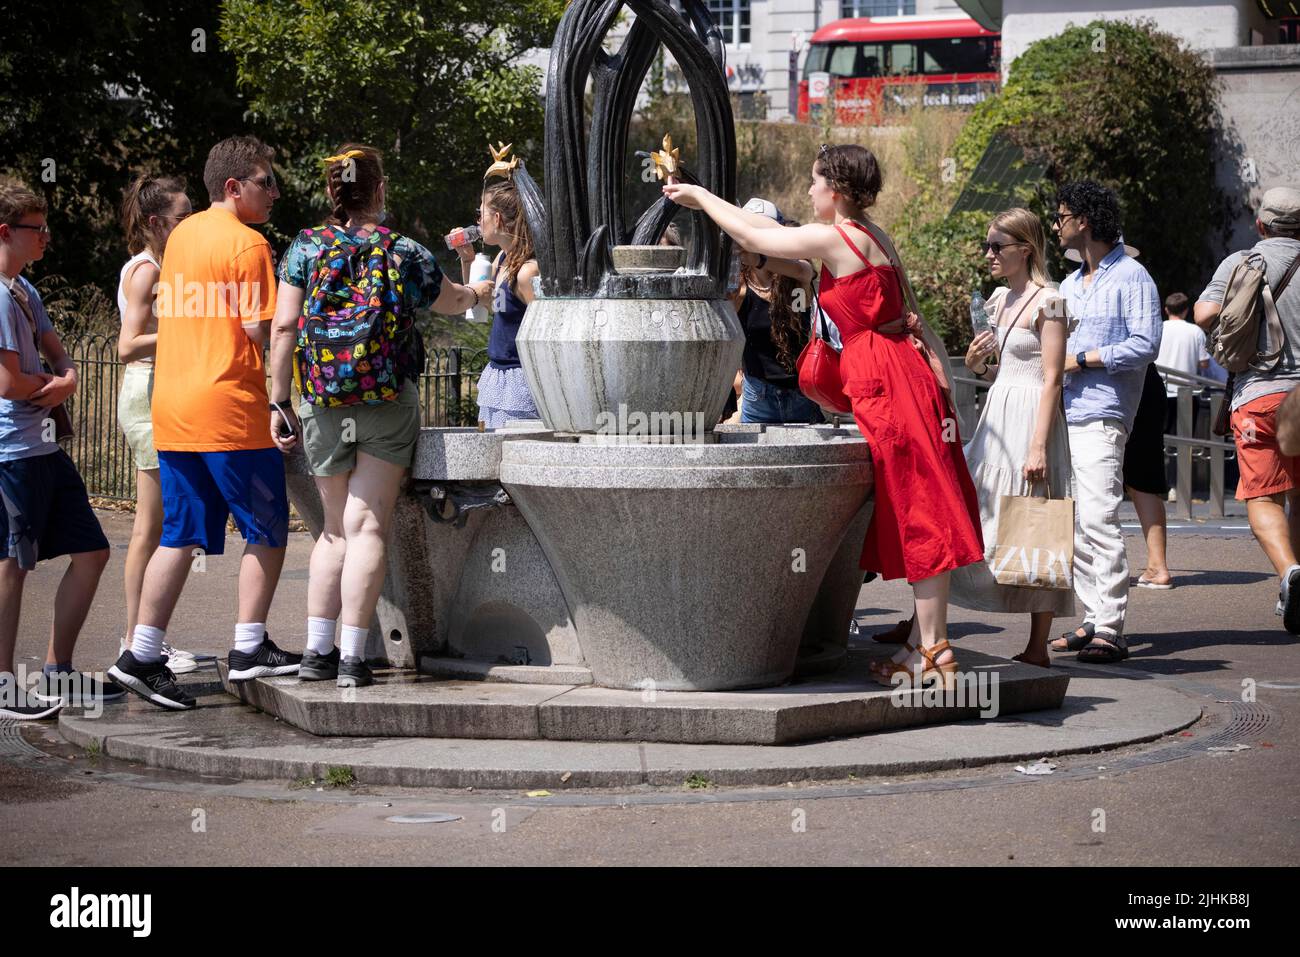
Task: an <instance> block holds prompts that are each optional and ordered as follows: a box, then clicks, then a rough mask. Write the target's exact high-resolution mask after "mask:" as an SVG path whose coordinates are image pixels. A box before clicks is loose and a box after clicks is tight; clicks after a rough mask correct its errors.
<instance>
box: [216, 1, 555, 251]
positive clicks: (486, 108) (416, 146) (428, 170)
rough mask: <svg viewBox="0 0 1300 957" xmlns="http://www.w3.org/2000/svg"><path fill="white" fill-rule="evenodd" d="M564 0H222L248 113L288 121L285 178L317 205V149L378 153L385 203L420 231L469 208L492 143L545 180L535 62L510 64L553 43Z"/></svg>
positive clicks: (450, 222) (320, 201)
mask: <svg viewBox="0 0 1300 957" xmlns="http://www.w3.org/2000/svg"><path fill="white" fill-rule="evenodd" d="M563 9H564V3H563V0H491V2H489V0H461V2H456V3H450V2H446V0H225V3H224V4H223V7H222V17H221V39H222V43H223V44H224V45H225V47H226V48H228V49H230V50H232V51H234V53H235V57H236V60H237V62H238V74H239V83H240V89H241V90H243V91H244V92H246V93H247V94H248V96H249V105H250V108H251V112H252V114H253V116H255V117H257V118H258V119H260V120H262V121H263V122H265V123H267V124H269V125H271V126H273V127H274V128H276V129H277V130H282V131H294V133H295V139H297V140H300V141H301V142H302V143H303V144H304V145H305V147H306V148H305V149H303V150H302V151H301V152H298V153H295V154H294V155H293V156H291V157H290V158H288V159H287V160H286V163H285V166H286V169H285V170H284V171H283V172H284V173H285V175H286V180H287V185H288V187H289V189H291V190H294V191H296V192H298V193H300V194H302V195H310V196H312V197H313V198H314V199H315V201H316V202H317V208H318V210H322V211H323V210H324V196H323V191H322V186H323V181H322V178H321V167H320V163H319V161H320V159H321V158H323V157H324V156H326V155H329V153H330V152H331V151H332V150H333V148H334V147H336V146H337V145H338V144H339V143H341V142H344V141H346V140H356V141H360V142H365V143H369V144H370V145H373V146H375V147H377V148H379V149H380V150H382V151H383V152H384V154H385V172H386V173H387V174H388V176H389V181H390V182H389V191H388V197H389V207H390V212H391V213H392V214H393V217H394V219H395V221H396V222H397V224H398V225H400V226H401V227H402V228H404V229H406V230H407V231H408V232H411V233H412V234H413V235H415V236H416V237H417V238H425V239H427V238H428V236H429V235H431V234H434V233H436V232H438V231H444V230H447V229H450V228H451V227H453V226H455V225H457V224H463V223H464V222H468V221H470V220H471V219H472V218H473V213H474V211H475V210H476V209H477V207H478V194H479V190H480V188H481V185H482V177H483V171H484V170H485V169H486V168H487V166H488V164H489V163H490V162H491V158H490V157H489V156H488V153H487V144H488V141H489V140H492V141H493V142H495V141H496V140H498V139H500V140H503V141H504V142H507V143H510V142H513V143H514V144H515V152H516V154H517V155H521V156H522V157H523V158H524V159H525V161H527V162H528V164H529V170H530V171H531V172H532V173H533V174H534V176H536V177H537V178H538V179H540V178H541V171H542V162H541V159H542V156H541V129H542V103H541V99H540V83H541V76H540V71H539V70H537V69H536V68H534V67H528V66H520V65H517V63H516V61H517V59H518V57H519V56H520V54H522V53H523V52H525V51H526V50H528V49H530V48H533V47H539V46H549V44H550V42H551V39H552V37H553V35H554V32H555V27H556V25H557V24H558V22H559V17H560V15H561V14H562V13H563Z"/></svg>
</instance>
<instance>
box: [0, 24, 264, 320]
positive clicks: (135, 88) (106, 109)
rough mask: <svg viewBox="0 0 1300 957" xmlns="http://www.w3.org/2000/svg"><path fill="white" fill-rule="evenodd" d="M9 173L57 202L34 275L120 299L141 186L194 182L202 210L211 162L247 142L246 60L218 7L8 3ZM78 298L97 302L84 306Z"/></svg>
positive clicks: (0, 120)
mask: <svg viewBox="0 0 1300 957" xmlns="http://www.w3.org/2000/svg"><path fill="white" fill-rule="evenodd" d="M0 22H3V23H5V24H7V25H8V27H7V29H6V37H5V40H4V42H3V43H0V90H3V92H2V93H0V138H2V139H3V144H4V145H3V147H2V148H0V172H3V173H4V174H5V175H8V176H11V177H14V178H17V179H19V180H22V181H23V182H24V183H26V184H27V185H28V186H30V187H31V188H33V189H38V190H40V191H41V192H43V194H44V195H45V198H46V201H47V202H48V204H49V207H50V212H49V221H50V228H51V230H52V231H53V242H52V247H51V249H50V251H49V252H48V253H47V254H46V256H45V258H44V259H43V260H42V261H41V262H40V263H38V264H37V265H36V266H35V267H34V268H33V270H32V272H33V274H34V275H35V276H36V277H37V278H38V279H41V278H42V277H53V276H58V277H61V279H62V280H63V282H61V283H59V285H60V288H64V289H68V288H71V289H73V290H75V289H76V288H78V287H80V286H82V285H84V284H88V283H94V284H96V285H98V286H99V287H100V288H101V289H102V290H105V291H111V290H113V289H115V288H116V284H117V273H118V269H119V268H120V267H121V264H122V262H123V261H124V260H125V259H126V242H125V240H124V239H123V237H122V235H121V230H120V229H119V228H118V224H117V208H118V205H119V203H120V202H121V196H122V190H123V188H124V187H125V186H126V184H127V183H128V182H129V181H130V180H131V178H132V177H133V176H134V175H135V174H136V173H138V172H144V171H149V172H162V173H172V174H180V175H184V176H186V177H187V178H188V179H189V181H190V185H191V195H192V196H193V198H194V199H195V200H196V201H201V200H202V199H203V190H202V183H201V178H202V171H203V160H204V158H205V157H206V155H207V151H208V148H209V147H210V146H211V145H212V143H213V142H215V141H216V140H218V139H221V138H222V137H224V136H229V135H231V134H232V133H235V132H243V131H246V130H247V128H248V124H247V123H246V122H245V120H244V105H243V103H241V102H240V100H239V97H238V96H237V94H236V92H235V64H234V60H233V58H231V57H230V56H229V55H228V54H225V53H223V52H222V51H221V50H220V49H219V48H218V43H217V37H216V31H217V14H216V9H215V7H214V5H213V4H212V3H210V2H207V0H174V2H170V3H168V4H167V5H166V6H165V7H164V6H163V5H161V4H156V3H144V2H138V0H125V2H121V3H114V4H107V5H106V4H102V3H89V2H85V0H67V2H63V3H59V4H46V5H40V4H36V5H33V4H30V3H17V2H13V0H0ZM73 298H75V299H78V300H81V299H85V298H86V296H85V295H74V296H73Z"/></svg>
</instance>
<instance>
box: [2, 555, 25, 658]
mask: <svg viewBox="0 0 1300 957" xmlns="http://www.w3.org/2000/svg"><path fill="white" fill-rule="evenodd" d="M26 581H27V572H25V571H23V570H22V569H21V568H19V567H18V559H16V558H6V559H3V560H0V673H4V672H8V673H9V674H13V673H14V645H15V644H16V643H17V641H18V619H19V618H20V617H21V616H22V611H23V584H24V583H25V582H26Z"/></svg>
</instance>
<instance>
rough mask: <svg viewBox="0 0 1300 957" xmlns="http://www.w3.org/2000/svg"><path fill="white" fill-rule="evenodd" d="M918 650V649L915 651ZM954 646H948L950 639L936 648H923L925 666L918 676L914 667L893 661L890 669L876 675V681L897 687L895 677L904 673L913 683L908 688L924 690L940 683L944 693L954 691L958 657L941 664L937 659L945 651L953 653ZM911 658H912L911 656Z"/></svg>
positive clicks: (922, 654)
mask: <svg viewBox="0 0 1300 957" xmlns="http://www.w3.org/2000/svg"><path fill="white" fill-rule="evenodd" d="M909 647H910V646H909ZM913 650H916V649H913ZM951 650H952V645H950V644H948V639H947V638H945V639H943V640H942V641H939V642H936V643H935V645H934V647H932V648H926V647H925V646H924V645H922V646H921V648H920V652H921V660H922V661H923V662H924V665H923V666H922V667H921V673H920V674H919V675H918V674H916V671H915V668H914V667H909V666H908V665H906V664H901V663H899V662H895V661H891V662H889V667H888V668H887V669H884V670H882V671H880V672H878V673H877V674H876V681H878V682H879V683H880V684H883V685H887V686H889V687H897V686H896V685H895V684H894V675H896V674H899V673H902V674H905V675H907V676H908V677H909V678H910V679H911V681H910V682H909V683H908V687H914V688H924V687H925V686H926V685H927V684H931V683H933V682H938V683H939V684H941V685H943V690H944V691H952V690H953V688H954V686H955V685H956V683H957V657H956V655H955V654H954V655H953V658H952V660H951V661H945V662H943V663H942V664H939V663H938V662H937V661H936V660H935V659H937V658H938V657H939V656H940V655H941V654H943V653H944V652H945V651H951ZM909 657H910V656H909ZM900 684H901V683H900Z"/></svg>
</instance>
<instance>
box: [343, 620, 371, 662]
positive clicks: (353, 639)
mask: <svg viewBox="0 0 1300 957" xmlns="http://www.w3.org/2000/svg"><path fill="white" fill-rule="evenodd" d="M368 634H370V629H369V628H358V627H357V626H356V625H344V626H343V635H342V640H341V642H340V644H341V645H342V648H341V649H340V651H339V655H340V656H341V657H343V658H365V657H366V635H368Z"/></svg>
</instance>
